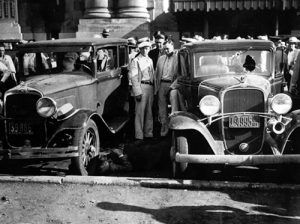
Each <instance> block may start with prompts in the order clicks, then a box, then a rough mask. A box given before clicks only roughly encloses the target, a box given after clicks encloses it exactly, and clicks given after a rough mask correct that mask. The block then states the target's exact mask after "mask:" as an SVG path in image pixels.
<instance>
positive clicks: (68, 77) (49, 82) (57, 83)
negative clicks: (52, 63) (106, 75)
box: [12, 73, 93, 95]
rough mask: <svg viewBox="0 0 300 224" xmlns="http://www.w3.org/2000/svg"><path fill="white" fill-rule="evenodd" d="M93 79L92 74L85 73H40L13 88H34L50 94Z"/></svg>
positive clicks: (84, 83)
mask: <svg viewBox="0 0 300 224" xmlns="http://www.w3.org/2000/svg"><path fill="white" fill-rule="evenodd" d="M92 81H93V79H92V77H91V76H90V75H85V74H82V73H80V74H64V73H60V74H53V75H40V76H36V77H30V78H28V79H27V80H26V81H25V82H22V83H21V84H20V85H18V86H16V87H15V88H13V89H12V91H15V90H18V89H23V88H32V89H36V90H38V91H40V92H41V93H43V95H50V94H52V93H56V92H60V91H64V90H68V89H71V88H76V87H78V86H82V85H88V84H90V83H91V82H92Z"/></svg>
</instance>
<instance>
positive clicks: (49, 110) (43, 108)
mask: <svg viewBox="0 0 300 224" xmlns="http://www.w3.org/2000/svg"><path fill="white" fill-rule="evenodd" d="M36 110H37V112H38V114H39V115H40V116H42V117H51V116H52V115H54V114H55V113H56V110H57V108H56V102H55V101H54V100H53V99H51V98H49V97H43V98H41V99H39V100H38V101H37V103H36Z"/></svg>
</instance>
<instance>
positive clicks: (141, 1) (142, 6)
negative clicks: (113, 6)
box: [117, 0, 150, 19]
mask: <svg viewBox="0 0 300 224" xmlns="http://www.w3.org/2000/svg"><path fill="white" fill-rule="evenodd" d="M117 17H119V18H146V19H149V17H150V16H149V13H148V11H147V0H118V14H117Z"/></svg>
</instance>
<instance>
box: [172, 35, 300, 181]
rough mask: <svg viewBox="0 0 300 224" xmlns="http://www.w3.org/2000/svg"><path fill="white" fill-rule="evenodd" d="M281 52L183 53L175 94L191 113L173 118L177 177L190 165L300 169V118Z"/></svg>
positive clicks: (219, 49)
mask: <svg viewBox="0 0 300 224" xmlns="http://www.w3.org/2000/svg"><path fill="white" fill-rule="evenodd" d="M274 51H275V46H274V44H273V42H271V41H267V40H221V41H213V40H212V41H202V42H194V43H188V44H185V45H184V46H183V47H182V48H181V49H180V51H179V53H178V57H179V58H178V60H179V74H178V78H177V80H176V81H177V85H174V90H175V91H178V93H180V94H179V95H180V96H182V98H183V101H184V105H185V107H184V109H183V108H181V109H179V111H176V112H173V113H172V114H171V115H170V117H169V118H170V123H169V128H170V130H171V132H172V139H173V140H172V142H173V143H172V147H171V152H170V155H171V160H172V164H173V166H172V167H173V176H174V177H176V176H181V175H183V173H184V172H185V171H186V170H187V167H188V166H189V164H202V165H203V166H204V167H205V164H207V167H210V166H209V165H208V164H211V165H217V166H219V165H233V166H238V165H245V166H251V165H253V166H260V165H261V166H262V167H263V166H268V165H273V164H298V163H300V139H299V136H300V129H299V126H300V123H299V121H300V112H299V111H297V110H295V111H290V110H291V108H292V100H291V97H290V96H289V95H288V94H285V93H283V87H284V82H283V74H282V73H280V72H279V71H275V55H274ZM280 166H281V165H280ZM283 166H284V165H283ZM201 167H202V166H201Z"/></svg>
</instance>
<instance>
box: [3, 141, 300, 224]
mask: <svg viewBox="0 0 300 224" xmlns="http://www.w3.org/2000/svg"><path fill="white" fill-rule="evenodd" d="M116 147H118V148H119V149H122V151H123V152H124V153H126V154H127V155H128V156H129V159H130V161H131V163H132V167H133V169H132V170H131V171H126V172H124V171H122V170H119V171H117V172H108V173H105V174H100V173H99V175H97V176H73V175H71V174H70V173H69V169H68V167H69V165H70V160H63V161H47V162H45V161H44V162H42V161H36V162H35V163H33V164H31V163H30V164H25V163H20V162H19V161H18V162H11V163H2V164H1V166H0V186H1V188H0V223H1V224H2V223H3V224H6V223H13V224H25V223H26V224H29V223H30V224H40V223H47V224H48V223H52V224H53V223H55V224H70V223H72V224H73V223H108V224H111V223H112V224H114V223H129V224H131V223H132V224H135V223H137V224H140V223H143V224H148V223H149V224H156V223H174V224H180V223H182V224H183V223H184V224H188V223H197V224H198V223H210V224H211V223H212V224H224V223H228V224H232V223H243V224H244V223H246V224H248V223H249V224H250V223H251V224H252V223H257V224H262V223H273V224H276V223H278V224H279V223H280V224H284V223H295V224H296V223H300V209H299V208H300V194H299V192H300V191H299V190H300V184H298V183H297V182H294V181H292V180H291V179H289V178H288V176H289V175H288V174H289V173H287V172H288V171H284V170H283V169H274V168H273V167H269V168H266V167H265V168H264V169H259V168H256V167H218V168H215V167H214V168H211V169H204V168H203V167H201V166H200V167H199V166H194V167H193V169H190V170H189V171H188V173H187V174H186V178H185V179H172V178H170V175H171V173H170V170H171V163H170V161H169V159H168V158H169V157H168V153H169V152H168V151H169V141H168V140H166V141H162V142H148V143H147V145H146V146H141V145H138V146H136V145H129V146H128V145H127V146H124V145H122V146H119V145H118V146H116ZM204 171H205V172H204Z"/></svg>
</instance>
